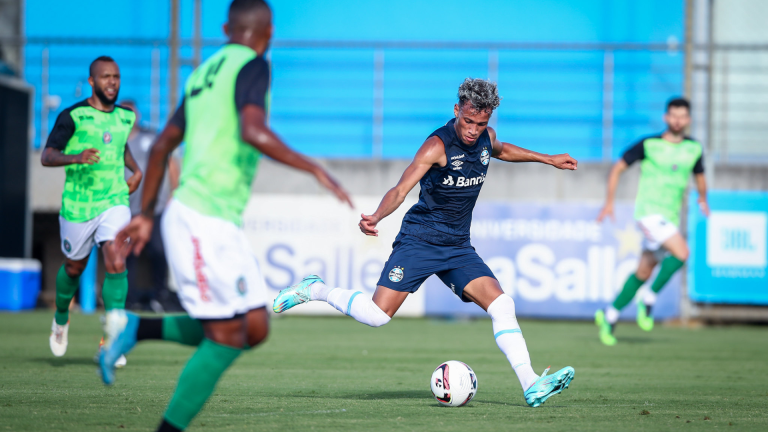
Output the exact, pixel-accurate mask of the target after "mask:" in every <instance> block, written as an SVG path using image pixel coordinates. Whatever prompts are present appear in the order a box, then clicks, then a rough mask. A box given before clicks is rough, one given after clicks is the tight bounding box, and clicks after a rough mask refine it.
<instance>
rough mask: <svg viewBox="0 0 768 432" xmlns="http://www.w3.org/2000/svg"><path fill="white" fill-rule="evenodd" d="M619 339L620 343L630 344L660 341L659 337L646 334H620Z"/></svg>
mask: <svg viewBox="0 0 768 432" xmlns="http://www.w3.org/2000/svg"><path fill="white" fill-rule="evenodd" d="M617 339H618V340H619V343H628V344H647V343H651V342H658V338H652V337H645V336H619V337H618V338H617Z"/></svg>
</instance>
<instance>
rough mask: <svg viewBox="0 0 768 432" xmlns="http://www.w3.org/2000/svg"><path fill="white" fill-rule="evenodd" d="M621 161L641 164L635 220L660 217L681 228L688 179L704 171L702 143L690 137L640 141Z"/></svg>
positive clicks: (657, 137)
mask: <svg viewBox="0 0 768 432" xmlns="http://www.w3.org/2000/svg"><path fill="white" fill-rule="evenodd" d="M622 158H623V159H624V161H625V162H626V163H627V165H631V164H632V163H634V162H635V161H638V160H640V161H641V164H640V184H639V186H638V190H637V198H636V200H635V219H641V218H643V217H646V216H651V215H661V216H664V217H665V218H666V219H667V220H669V221H670V222H671V223H673V224H675V225H678V224H679V223H680V207H681V206H682V203H683V193H684V192H685V188H686V186H687V185H688V179H689V178H690V176H691V173H694V174H701V173H703V172H704V165H703V155H702V148H701V144H699V143H698V142H696V141H694V140H693V139H691V138H688V137H686V138H685V139H683V141H681V142H680V143H672V142H669V141H667V140H665V139H663V138H662V137H661V136H656V137H651V138H645V139H643V140H641V141H640V142H639V143H637V144H635V145H634V146H633V147H631V148H630V149H629V150H627V151H626V152H625V153H624V155H623V156H622Z"/></svg>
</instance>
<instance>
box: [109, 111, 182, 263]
mask: <svg viewBox="0 0 768 432" xmlns="http://www.w3.org/2000/svg"><path fill="white" fill-rule="evenodd" d="M183 109H184V108H183V107H181V108H180V110H182V112H183ZM177 114H178V111H177ZM174 117H177V116H176V115H174ZM183 139H184V130H183V129H182V128H181V127H180V126H178V125H177V124H175V123H174V122H173V120H172V121H171V123H169V124H168V125H166V126H165V129H163V132H162V133H160V136H159V137H158V138H157V141H155V144H153V145H152V150H150V152H149V161H148V162H147V173H146V178H145V179H144V192H143V194H142V197H141V214H139V215H136V216H135V217H134V218H133V219H131V222H130V223H129V224H128V225H127V226H126V227H125V228H123V229H122V230H120V232H119V233H118V234H117V238H116V239H115V242H116V243H117V244H119V245H126V247H124V248H123V249H122V250H121V252H122V253H123V254H124V255H128V254H129V253H131V251H133V253H134V254H136V255H138V254H140V253H141V251H142V249H144V246H145V245H146V244H147V242H148V241H149V238H150V237H151V236H152V225H153V223H154V216H155V205H156V204H157V193H158V191H159V190H160V184H161V183H162V181H163V176H164V175H165V167H166V166H167V165H168V157H169V156H170V154H171V153H172V152H173V150H175V149H176V147H178V146H179V144H181V141H182V140H183ZM128 239H130V242H129V243H126V240H128Z"/></svg>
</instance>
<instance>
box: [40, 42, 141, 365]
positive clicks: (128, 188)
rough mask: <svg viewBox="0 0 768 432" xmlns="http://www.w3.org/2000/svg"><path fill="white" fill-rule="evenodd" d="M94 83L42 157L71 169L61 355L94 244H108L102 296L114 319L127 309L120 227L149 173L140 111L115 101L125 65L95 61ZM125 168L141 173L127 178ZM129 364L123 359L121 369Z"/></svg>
mask: <svg viewBox="0 0 768 432" xmlns="http://www.w3.org/2000/svg"><path fill="white" fill-rule="evenodd" d="M88 84H90V85H91V88H92V89H93V92H92V94H91V97H89V98H88V99H86V100H84V101H82V102H78V103H76V104H74V105H72V106H71V107H69V108H66V109H65V110H64V111H62V112H61V114H59V117H58V118H57V119H56V124H55V125H54V126H53V130H51V134H50V135H49V136H48V142H47V143H46V145H45V149H44V150H43V155H42V158H41V159H42V163H43V166H47V167H59V166H63V167H65V168H64V170H65V171H66V174H67V177H66V181H65V183H64V193H63V194H62V196H61V212H60V213H59V225H60V232H61V251H62V252H63V253H64V256H65V257H66V259H65V261H64V265H62V266H61V268H60V269H59V273H58V274H57V275H56V313H55V314H54V318H53V324H52V326H51V337H50V346H51V351H52V352H53V355H55V356H56V357H61V356H63V355H64V353H66V352H67V333H68V332H69V304H70V302H71V301H72V298H73V297H74V296H75V292H76V291H77V287H78V286H79V285H80V275H81V274H83V270H85V266H86V264H88V257H89V256H90V253H91V249H92V248H93V245H94V244H96V245H98V246H99V247H101V250H102V254H103V255H104V265H105V267H106V270H107V274H106V277H105V279H104V284H103V285H102V288H101V298H102V300H103V301H104V309H106V312H107V314H106V315H107V322H108V323H109V322H111V321H113V320H114V316H115V314H114V313H113V312H115V311H122V310H123V309H125V298H126V295H127V294H128V278H127V275H126V271H125V260H124V258H123V256H122V255H121V254H120V252H119V248H118V247H117V246H116V245H115V241H114V240H115V236H116V235H117V232H118V230H120V228H122V227H124V226H125V225H126V224H128V222H129V221H130V220H131V210H130V209H129V207H128V195H129V194H131V193H133V191H135V190H136V188H138V186H139V183H140V182H141V170H140V169H139V166H138V165H137V164H136V161H135V160H134V159H133V156H132V155H131V151H130V149H129V148H128V146H127V145H126V142H127V140H128V134H130V132H131V128H132V127H133V123H134V122H135V121H136V116H135V115H134V113H133V111H131V110H130V109H127V108H124V107H121V106H119V105H115V101H116V100H117V94H118V93H119V92H120V69H119V68H118V66H117V63H115V61H114V60H113V59H112V58H111V57H107V56H102V57H99V58H97V59H96V60H94V61H93V62H92V63H91V66H90V76H89V77H88ZM125 168H128V169H129V170H131V171H132V172H133V175H131V177H129V178H128V180H126V179H125ZM124 364H125V358H124V357H120V358H119V363H118V366H122V365H124Z"/></svg>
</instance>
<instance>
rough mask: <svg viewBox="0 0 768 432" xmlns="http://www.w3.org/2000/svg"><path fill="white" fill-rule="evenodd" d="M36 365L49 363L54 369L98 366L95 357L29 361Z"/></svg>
mask: <svg viewBox="0 0 768 432" xmlns="http://www.w3.org/2000/svg"><path fill="white" fill-rule="evenodd" d="M29 361H32V362H35V363H47V364H49V365H51V366H53V367H62V366H83V365H87V366H94V367H95V366H96V362H95V361H93V357H36V358H32V359H29Z"/></svg>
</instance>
